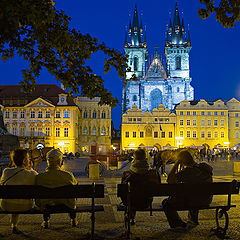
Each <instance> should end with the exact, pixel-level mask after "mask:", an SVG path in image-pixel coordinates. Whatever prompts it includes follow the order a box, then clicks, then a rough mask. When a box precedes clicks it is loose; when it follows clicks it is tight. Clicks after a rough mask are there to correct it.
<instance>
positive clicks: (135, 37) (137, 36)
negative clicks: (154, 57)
mask: <svg viewBox="0 0 240 240" xmlns="http://www.w3.org/2000/svg"><path fill="white" fill-rule="evenodd" d="M124 52H125V54H126V55H128V66H129V67H130V68H131V70H130V71H129V72H127V79H130V78H131V77H132V75H133V74H135V75H136V77H137V78H139V77H142V76H144V75H145V61H146V59H147V53H148V51H147V40H146V32H145V34H144V39H143V24H142V19H141V23H140V24H139V19H138V12H137V5H136V4H135V9H134V15H133V20H132V22H131V20H129V26H128V33H127V32H126V36H125V44H124Z"/></svg>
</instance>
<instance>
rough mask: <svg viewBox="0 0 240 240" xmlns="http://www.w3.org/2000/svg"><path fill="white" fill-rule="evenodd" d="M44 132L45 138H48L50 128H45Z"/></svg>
mask: <svg viewBox="0 0 240 240" xmlns="http://www.w3.org/2000/svg"><path fill="white" fill-rule="evenodd" d="M45 130H46V131H45V132H46V136H47V137H49V136H50V128H49V127H47V128H46V129H45Z"/></svg>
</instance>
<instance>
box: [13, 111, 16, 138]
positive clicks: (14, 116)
mask: <svg viewBox="0 0 240 240" xmlns="http://www.w3.org/2000/svg"><path fill="white" fill-rule="evenodd" d="M13 118H14V119H16V118H17V112H13ZM14 135H15V134H14Z"/></svg>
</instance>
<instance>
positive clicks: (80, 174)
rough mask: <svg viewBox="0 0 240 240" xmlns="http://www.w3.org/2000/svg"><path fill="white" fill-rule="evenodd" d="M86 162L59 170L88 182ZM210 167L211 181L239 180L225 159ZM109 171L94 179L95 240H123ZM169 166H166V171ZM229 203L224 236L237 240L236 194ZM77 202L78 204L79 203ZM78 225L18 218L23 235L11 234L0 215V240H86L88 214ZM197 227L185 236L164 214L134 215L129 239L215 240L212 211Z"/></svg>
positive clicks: (115, 176) (239, 211) (116, 176)
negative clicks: (98, 191) (98, 193)
mask: <svg viewBox="0 0 240 240" xmlns="http://www.w3.org/2000/svg"><path fill="white" fill-rule="evenodd" d="M86 163H87V159H86V158H80V159H72V160H66V161H65V163H64V166H63V168H64V169H66V170H70V171H72V172H73V173H74V175H75V176H76V177H77V180H78V182H79V184H86V183H91V182H92V180H89V179H88V178H87V176H85V173H84V168H85V164H86ZM210 164H211V165H212V166H213V168H214V181H231V180H232V179H237V180H239V181H240V177H238V176H233V170H232V168H233V163H232V161H227V160H218V161H217V162H214V163H210ZM45 167H46V163H43V164H42V165H41V168H40V171H44V168H45ZM128 167H129V165H127V166H126V168H124V169H122V170H121V171H116V170H109V171H107V172H106V173H105V175H104V177H101V178H100V180H96V182H97V183H103V184H104V185H105V198H104V199H97V200H96V204H103V205H104V209H105V211H104V212H100V213H96V230H95V233H96V239H124V223H123V213H122V212H117V205H118V204H119V203H120V199H118V198H117V196H116V191H117V189H116V185H117V184H118V183H120V181H121V178H120V175H121V174H122V171H124V170H126V169H127V168H128ZM170 168H171V165H169V166H168V167H167V171H169V169H170ZM165 181H166V177H162V182H165ZM232 199H233V203H235V204H237V208H233V209H231V210H230V211H229V217H230V224H229V225H230V226H229V230H228V236H229V237H230V238H231V239H233V240H239V239H240V195H237V196H233V198H232ZM226 200H227V199H226V198H224V197H215V198H214V201H217V202H223V201H226ZM80 201H81V202H80ZM161 201H162V198H155V199H154V204H159V206H160V204H161ZM78 203H79V204H88V203H89V204H90V203H91V200H90V199H83V200H78ZM180 215H181V216H182V218H183V220H184V219H185V220H186V219H187V212H181V213H180ZM77 218H78V221H79V224H78V226H77V228H71V226H70V220H69V217H68V215H67V214H55V215H53V216H52V217H51V223H50V229H41V227H40V225H41V222H42V216H41V215H33V216H31V215H22V216H21V219H20V223H19V228H20V229H21V230H22V232H23V234H21V235H13V234H11V229H10V226H9V217H8V216H7V215H5V216H4V215H0V239H14V240H15V239H16V240H18V239H19V240H20V239H32V240H33V239H34V240H37V239H39V240H40V239H46V240H48V239H49V240H58V239H68V240H73V239H89V235H88V234H89V232H90V229H91V223H90V214H89V213H81V214H78V215H77ZM199 222H200V225H199V226H197V227H196V228H194V229H192V230H191V231H190V232H187V233H174V232H171V231H169V226H168V223H167V220H166V217H165V215H164V213H162V212H161V213H156V212H154V213H153V216H150V214H149V213H147V212H145V213H137V216H136V226H134V227H132V236H131V238H132V239H172V240H173V239H174V240H175V239H181V240H182V239H183V240H185V239H186V240H187V239H189V240H190V239H198V240H201V239H212V240H214V239H218V238H217V237H216V236H211V232H210V229H211V228H213V227H215V211H213V210H203V211H200V214H199Z"/></svg>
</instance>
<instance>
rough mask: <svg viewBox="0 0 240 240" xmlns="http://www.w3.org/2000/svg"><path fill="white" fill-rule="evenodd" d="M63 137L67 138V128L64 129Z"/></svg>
mask: <svg viewBox="0 0 240 240" xmlns="http://www.w3.org/2000/svg"><path fill="white" fill-rule="evenodd" d="M64 137H68V128H64Z"/></svg>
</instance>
